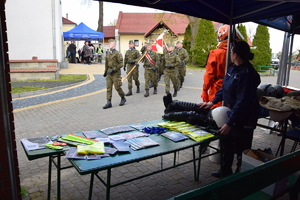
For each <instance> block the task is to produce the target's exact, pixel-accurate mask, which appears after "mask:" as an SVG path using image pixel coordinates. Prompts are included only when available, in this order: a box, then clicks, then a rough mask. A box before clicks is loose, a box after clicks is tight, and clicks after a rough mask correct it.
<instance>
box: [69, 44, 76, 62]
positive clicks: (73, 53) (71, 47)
mask: <svg viewBox="0 0 300 200" xmlns="http://www.w3.org/2000/svg"><path fill="white" fill-rule="evenodd" d="M74 43H75V41H71V44H70V45H69V47H68V49H69V51H70V55H71V63H76V62H75V58H76V45H75V44H74Z"/></svg>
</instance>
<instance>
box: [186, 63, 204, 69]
mask: <svg viewBox="0 0 300 200" xmlns="http://www.w3.org/2000/svg"><path fill="white" fill-rule="evenodd" d="M186 67H187V68H188V69H200V70H205V67H199V66H197V65H192V64H187V65H186Z"/></svg>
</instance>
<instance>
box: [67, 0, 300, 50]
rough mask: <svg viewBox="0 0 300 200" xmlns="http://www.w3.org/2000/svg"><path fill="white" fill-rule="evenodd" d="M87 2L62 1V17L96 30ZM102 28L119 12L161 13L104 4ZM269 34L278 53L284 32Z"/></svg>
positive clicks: (94, 12) (94, 6)
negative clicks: (83, 3)
mask: <svg viewBox="0 0 300 200" xmlns="http://www.w3.org/2000/svg"><path fill="white" fill-rule="evenodd" d="M83 1H87V0H62V1H61V2H62V15H63V17H66V13H68V18H69V20H71V21H73V22H75V23H77V24H80V23H81V22H83V23H85V24H86V25H87V26H88V27H90V28H92V29H94V30H97V27H98V17H99V9H98V7H99V6H98V5H99V3H98V1H92V0H91V4H90V5H87V4H85V5H82V4H81V2H83ZM103 11H104V26H107V25H108V24H109V23H110V22H113V21H114V20H115V19H117V18H118V15H119V11H122V12H133V13H134V12H148V13H150V12H151V13H153V12H161V11H160V10H156V9H151V8H143V7H137V6H129V5H124V4H116V3H108V2H104V8H103ZM256 26H257V24H255V23H252V22H249V23H246V27H247V32H248V35H251V36H253V35H254V34H255V30H256ZM269 33H270V43H271V49H272V52H274V53H278V52H280V51H281V50H282V43H283V37H284V32H282V31H279V30H276V29H273V28H269ZM297 49H300V36H298V35H297V36H295V40H294V45H293V51H296V50H297Z"/></svg>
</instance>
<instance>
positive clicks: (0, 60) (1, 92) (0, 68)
mask: <svg viewBox="0 0 300 200" xmlns="http://www.w3.org/2000/svg"><path fill="white" fill-rule="evenodd" d="M0 17H1V26H0V52H1V53H0V99H1V100H0V101H1V107H2V111H3V112H2V113H1V115H2V118H3V126H4V134H5V143H6V145H7V148H6V150H7V157H8V164H9V173H10V181H11V190H12V198H13V199H18V195H17V194H18V189H17V188H18V186H17V182H16V178H15V177H16V173H15V169H16V166H15V163H14V154H13V142H14V141H13V139H12V137H11V134H12V131H11V126H10V120H9V107H8V104H9V102H8V101H7V99H8V96H7V94H8V91H7V85H6V81H7V79H6V73H5V63H6V62H7V61H5V56H4V55H5V54H6V53H7V52H6V51H5V48H4V41H3V40H4V37H3V23H4V21H5V20H4V19H2V15H0Z"/></svg>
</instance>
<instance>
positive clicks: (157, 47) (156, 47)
mask: <svg viewBox="0 0 300 200" xmlns="http://www.w3.org/2000/svg"><path fill="white" fill-rule="evenodd" d="M165 32H166V30H165V31H164V32H162V34H160V35H159V36H158V38H157V39H156V40H155V42H154V44H153V45H152V50H153V51H156V52H157V53H160V54H163V53H164V48H163V43H164V35H165Z"/></svg>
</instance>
